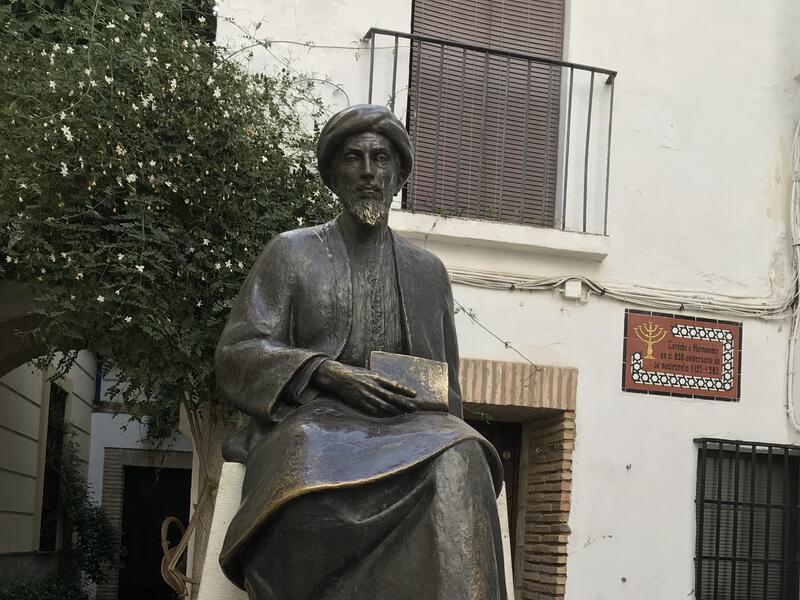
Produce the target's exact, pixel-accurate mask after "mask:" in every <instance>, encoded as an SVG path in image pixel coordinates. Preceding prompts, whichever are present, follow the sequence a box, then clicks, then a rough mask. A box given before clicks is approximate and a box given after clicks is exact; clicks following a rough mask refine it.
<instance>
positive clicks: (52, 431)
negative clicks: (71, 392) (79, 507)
mask: <svg viewBox="0 0 800 600" xmlns="http://www.w3.org/2000/svg"><path fill="white" fill-rule="evenodd" d="M66 406H67V392H65V391H64V390H63V389H62V388H60V387H59V386H58V385H56V384H55V383H53V384H51V385H50V403H49V408H48V412H47V446H46V448H45V459H44V483H43V485H42V520H41V523H42V524H41V528H40V532H39V550H40V551H42V552H47V551H52V550H55V549H56V539H57V538H58V516H59V510H60V504H61V463H62V458H63V455H64V414H65V412H66Z"/></svg>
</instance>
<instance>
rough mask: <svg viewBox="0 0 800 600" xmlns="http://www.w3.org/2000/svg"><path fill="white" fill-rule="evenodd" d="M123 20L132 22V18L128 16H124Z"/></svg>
mask: <svg viewBox="0 0 800 600" xmlns="http://www.w3.org/2000/svg"><path fill="white" fill-rule="evenodd" d="M122 20H123V21H130V20H131V18H130V17H129V16H128V15H123V16H122Z"/></svg>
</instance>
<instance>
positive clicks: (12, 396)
mask: <svg viewBox="0 0 800 600" xmlns="http://www.w3.org/2000/svg"><path fill="white" fill-rule="evenodd" d="M94 370H95V360H94V355H92V354H91V353H90V352H86V351H83V352H80V353H79V355H78V359H77V361H76V363H75V366H73V368H72V369H71V370H70V371H69V373H67V375H66V377H65V378H63V379H62V380H60V381H59V382H58V385H60V386H61V387H62V388H63V389H64V391H66V392H67V401H66V406H65V411H64V412H65V414H64V420H65V422H66V423H68V424H69V425H70V431H71V432H72V434H73V435H74V441H75V443H76V445H77V447H78V453H79V457H80V459H81V460H82V461H83V462H84V464H86V465H87V466H88V461H89V436H90V435H91V413H92V403H93V402H94ZM48 375H49V373H45V372H43V371H41V370H39V369H36V368H35V367H34V366H33V365H31V364H25V365H22V366H21V367H18V368H16V369H14V370H13V371H11V372H10V373H8V374H6V375H4V376H3V377H2V378H0V532H2V534H0V554H4V553H25V552H32V551H35V550H38V549H39V530H40V524H41V510H42V484H43V480H44V463H45V453H46V442H47V418H48V412H47V411H48V406H49V395H50V387H51V384H50V382H49V381H48V379H47V378H48Z"/></svg>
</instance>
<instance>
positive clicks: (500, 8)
mask: <svg viewBox="0 0 800 600" xmlns="http://www.w3.org/2000/svg"><path fill="white" fill-rule="evenodd" d="M563 19H564V6H563V0H475V1H473V2H469V1H467V0H416V2H415V3H414V10H413V18H412V32H413V33H417V34H422V35H426V36H431V37H436V38H439V39H445V40H448V41H452V42H460V43H465V44H473V45H480V46H485V47H486V48H489V49H502V50H511V51H515V52H523V53H528V54H535V55H538V56H545V57H550V58H561V53H562V44H563ZM560 85H561V69H560V68H559V67H551V66H549V65H545V64H541V63H535V62H529V61H527V60H522V59H517V58H507V57H502V56H497V55H493V54H492V53H491V52H476V51H472V50H464V49H461V48H458V47H456V46H448V45H440V44H435V43H429V42H420V41H415V42H413V43H412V60H411V85H410V90H409V106H408V108H409V111H408V113H409V129H410V131H411V134H412V136H413V137H414V143H415V148H416V156H415V158H416V166H415V171H414V176H413V178H412V180H411V182H410V185H409V189H408V196H407V199H406V202H407V206H408V207H409V208H411V209H412V210H419V211H423V212H433V213H437V214H447V215H456V216H464V217H470V218H483V219H498V220H503V221H512V222H519V223H528V224H534V225H543V226H548V227H550V226H552V225H553V222H554V218H555V190H556V178H557V168H558V130H559V95H560V92H559V90H560Z"/></svg>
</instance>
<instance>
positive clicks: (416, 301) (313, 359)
mask: <svg viewBox="0 0 800 600" xmlns="http://www.w3.org/2000/svg"><path fill="white" fill-rule="evenodd" d="M387 243H388V244H389V245H390V246H391V248H390V252H389V257H390V258H392V259H393V260H394V262H393V264H392V267H393V269H392V272H393V277H394V278H395V279H396V282H395V283H396V288H394V289H396V291H397V300H398V301H397V302H396V305H397V308H398V310H399V313H400V314H399V319H398V322H399V326H400V334H401V338H402V339H401V340H400V346H401V347H399V348H387V350H389V351H400V352H403V353H405V354H409V355H413V356H419V357H423V358H428V359H432V360H437V361H442V362H446V363H447V364H448V371H449V408H450V413H451V414H446V413H444V412H441V413H439V412H417V413H413V414H408V415H402V416H398V417H374V416H368V415H364V414H363V413H361V412H359V411H357V410H355V409H353V408H351V407H349V406H347V405H345V404H344V403H342V402H341V401H339V400H337V399H334V398H331V397H329V396H328V395H326V394H324V393H321V392H320V391H319V390H317V389H315V388H314V387H313V386H312V385H310V380H311V377H312V375H313V371H314V370H315V369H316V367H317V366H318V365H319V364H320V363H321V362H322V361H323V360H325V359H327V358H333V359H338V358H340V357H341V356H342V354H343V351H346V352H345V355H346V356H349V355H351V353H350V350H351V347H350V346H348V340H350V339H351V336H352V335H353V334H354V331H355V329H356V328H358V327H359V326H360V324H354V323H353V322H352V321H353V314H354V310H353V309H354V306H353V302H354V301H356V302H358V301H361V300H360V299H358V298H356V299H354V298H353V295H354V292H353V279H352V277H351V272H350V257H349V255H348V247H347V245H346V244H345V238H344V236H343V232H342V230H341V227H340V225H339V223H338V221H337V220H334V221H331V222H329V223H326V224H324V225H321V226H318V227H312V228H306V229H299V230H295V231H290V232H286V233H284V234H281V235H279V236H278V237H276V238H275V239H274V240H273V241H272V242H271V243H270V244H269V245H268V246H267V248H266V249H265V250H264V252H263V253H262V254H261V256H260V257H259V259H258V261H257V262H256V264H255V266H254V267H253V269H252V271H251V272H250V274H249V276H248V278H247V280H246V281H245V283H244V285H243V287H242V290H241V291H240V293H239V296H238V298H237V300H236V302H235V304H234V306H233V308H232V310H231V314H230V317H229V320H228V324H227V326H226V327H225V330H224V332H223V335H222V337H221V338H220V341H219V344H218V347H217V355H216V363H217V378H218V381H219V384H220V387H221V390H222V392H223V395H224V396H225V397H226V398H227V399H228V400H229V401H230V402H232V403H233V404H234V405H236V406H237V407H239V408H240V409H241V410H243V411H244V412H245V413H246V414H248V415H249V416H250V418H251V421H250V424H249V425H248V426H247V427H245V429H243V430H242V431H241V432H240V433H239V434H237V435H236V436H235V437H234V439H232V440H230V441H229V443H228V444H226V448H225V454H226V459H228V460H238V461H241V462H245V463H246V464H247V472H246V476H245V480H244V485H243V490H242V504H241V506H240V508H239V511H238V513H237V514H236V516H235V518H234V520H233V521H232V523H231V525H230V527H229V529H228V532H227V536H226V539H225V543H224V547H223V550H222V553H221V556H220V563H221V565H222V567H223V570H224V571H225V573H226V574H227V576H228V577H229V578H230V579H231V580H232V581H233V582H234V583H236V584H237V585H238V586H240V587H242V588H246V589H247V590H248V591H249V592H250V595H251V600H361V599H364V600H366V599H367V598H369V599H378V598H386V599H387V600H388V599H390V598H391V599H392V600H403V599H405V598H409V599H414V600H427V599H429V598H430V600H433V599H434V598H435V599H437V600H450V599H452V600H463V599H470V600H505V598H506V593H505V585H504V579H503V575H502V573H503V564H502V550H501V544H500V536H499V530H498V526H497V513H496V505H495V502H494V495H495V494H496V493H497V492H498V491H499V488H500V485H501V484H502V467H501V465H500V462H499V459H498V457H497V454H496V452H495V451H494V449H493V448H492V447H491V445H490V444H489V443H488V442H486V440H484V439H483V438H482V437H481V436H480V435H478V434H477V433H476V432H475V431H474V430H473V429H472V428H471V427H469V426H468V425H466V424H465V423H464V422H463V421H462V420H461V418H460V417H461V414H462V405H461V395H460V389H459V384H458V349H457V342H456V332H455V327H454V323H453V301H452V292H451V289H450V283H449V280H448V277H447V273H446V271H445V269H444V266H443V265H442V263H441V261H439V259H438V258H436V257H435V256H434V255H432V254H430V253H428V252H426V251H425V250H422V249H420V248H418V247H416V246H413V245H411V244H408V243H406V242H405V241H403V240H402V239H401V238H398V237H396V236H394V235H393V234H390V238H389V240H388V242H387ZM393 287H394V286H393Z"/></svg>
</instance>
